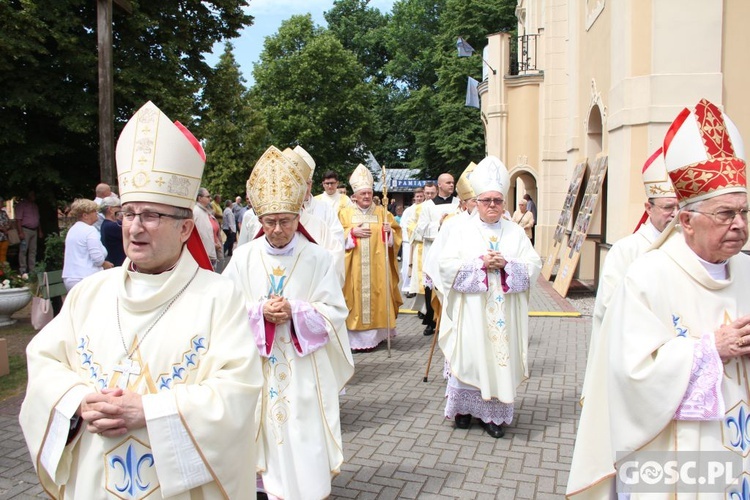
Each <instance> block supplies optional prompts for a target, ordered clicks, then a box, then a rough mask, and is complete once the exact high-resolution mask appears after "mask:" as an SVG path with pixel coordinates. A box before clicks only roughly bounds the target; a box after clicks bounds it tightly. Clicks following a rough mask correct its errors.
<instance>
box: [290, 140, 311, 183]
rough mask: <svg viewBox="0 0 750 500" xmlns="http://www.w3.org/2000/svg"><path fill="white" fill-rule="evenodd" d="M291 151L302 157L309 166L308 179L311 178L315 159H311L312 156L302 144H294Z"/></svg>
mask: <svg viewBox="0 0 750 500" xmlns="http://www.w3.org/2000/svg"><path fill="white" fill-rule="evenodd" d="M292 151H294V152H295V153H297V154H298V155H299V156H300V157H302V159H303V160H305V163H307V166H308V167H310V180H312V176H313V174H315V160H313V157H312V156H310V153H308V152H307V151H305V148H303V147H302V146H295V147H294V149H293V150H292Z"/></svg>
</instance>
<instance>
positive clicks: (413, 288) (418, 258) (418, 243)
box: [406, 202, 424, 295]
mask: <svg viewBox="0 0 750 500" xmlns="http://www.w3.org/2000/svg"><path fill="white" fill-rule="evenodd" d="M423 207H424V202H422V203H420V204H419V206H417V208H416V210H414V217H412V218H411V219H410V220H409V223H408V224H409V225H408V226H407V227H406V234H407V235H408V238H409V242H410V243H411V282H410V285H409V291H410V292H412V293H418V294H420V295H424V274H423V270H422V268H423V267H424V261H423V259H424V242H423V241H422V237H421V236H420V237H419V239H416V238H415V237H416V229H417V222H419V216H420V215H421V214H422V208H423Z"/></svg>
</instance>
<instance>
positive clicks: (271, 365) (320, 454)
mask: <svg viewBox="0 0 750 500" xmlns="http://www.w3.org/2000/svg"><path fill="white" fill-rule="evenodd" d="M267 245H268V244H267V242H266V240H265V238H258V239H256V240H253V241H252V242H250V243H249V244H247V245H244V246H242V247H240V248H238V249H237V250H236V251H235V253H234V256H233V257H232V260H231V262H230V263H229V265H228V266H227V268H226V270H225V271H224V275H225V276H227V277H229V278H231V279H232V280H233V281H234V282H235V284H236V286H237V287H238V288H240V289H241V290H242V292H243V295H244V299H245V305H246V307H247V309H248V310H249V322H250V328H251V330H252V335H253V336H254V337H255V339H256V344H257V348H258V349H260V350H261V352H262V354H263V358H262V360H263V375H264V380H265V384H264V387H263V396H262V404H261V406H260V408H259V414H260V421H261V427H260V431H259V434H258V435H257V436H256V443H257V446H258V449H259V455H258V462H257V471H258V472H259V473H260V474H261V476H262V478H263V485H264V488H265V490H266V491H267V492H268V493H269V494H272V495H275V496H277V497H280V498H287V499H320V498H325V497H327V496H328V495H330V492H331V478H332V476H333V475H335V474H338V473H339V471H340V467H341V464H342V463H343V459H344V455H343V450H342V438H341V422H340V416H339V392H340V391H341V389H342V388H343V387H344V385H345V384H346V382H347V381H348V380H349V378H351V376H352V375H353V373H354V361H353V359H352V355H351V349H350V348H349V340H348V336H347V331H346V325H345V321H346V316H347V312H348V311H347V308H346V302H345V301H344V296H343V294H342V292H341V287H340V285H339V281H338V277H337V276H336V273H335V270H334V268H333V266H332V265H331V261H332V257H331V255H330V254H329V253H328V252H327V251H326V250H325V249H323V248H321V247H320V246H319V245H316V244H314V243H310V242H309V241H307V239H306V238H305V237H304V236H302V235H301V234H300V233H297V235H296V236H295V238H294V240H293V250H292V251H291V252H289V254H288V255H286V254H282V255H271V254H269V253H268V250H267ZM290 245H292V243H290ZM272 295H277V296H283V297H284V298H286V299H287V300H288V301H289V302H290V304H291V305H292V318H293V319H292V321H289V322H286V323H283V324H276V325H274V324H272V323H267V322H265V321H264V319H263V317H262V308H263V305H264V303H265V301H266V300H267V299H268V297H270V296H272ZM298 311H301V312H300V313H299V314H298ZM292 328H293V329H292ZM321 331H322V332H323V335H321V334H320V332H321ZM310 332H314V333H310ZM254 471H255V469H253V470H252V472H254ZM246 472H247V473H250V472H251V471H243V472H242V473H246Z"/></svg>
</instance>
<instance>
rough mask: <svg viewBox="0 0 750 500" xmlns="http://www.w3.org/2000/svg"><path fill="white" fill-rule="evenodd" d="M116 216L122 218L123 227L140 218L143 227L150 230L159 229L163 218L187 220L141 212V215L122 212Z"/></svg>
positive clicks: (180, 217) (169, 215)
mask: <svg viewBox="0 0 750 500" xmlns="http://www.w3.org/2000/svg"><path fill="white" fill-rule="evenodd" d="M115 215H117V216H118V217H122V223H123V225H129V224H132V223H133V221H134V220H135V218H136V217H139V218H140V219H141V225H142V226H144V227H147V228H149V229H153V228H155V227H159V222H161V218H162V217H168V218H170V219H175V220H184V219H186V218H187V217H183V216H181V215H174V214H162V213H159V212H140V213H139V212H130V211H124V212H123V211H121V212H117V213H115Z"/></svg>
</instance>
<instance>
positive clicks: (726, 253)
mask: <svg viewBox="0 0 750 500" xmlns="http://www.w3.org/2000/svg"><path fill="white" fill-rule="evenodd" d="M743 209H744V210H747V195H745V194H744V193H729V194H722V195H719V196H717V197H716V198H711V199H709V200H706V201H705V202H703V203H702V204H701V205H700V206H699V207H698V208H697V209H695V210H694V211H693V212H688V211H682V212H680V224H681V225H682V230H683V232H684V234H685V241H686V242H687V244H688V246H689V247H690V248H691V249H692V250H693V251H694V252H695V253H696V254H698V256H699V257H701V258H702V259H703V260H706V261H708V262H714V263H716V262H723V261H725V260H727V259H728V258H730V257H732V256H734V255H737V254H738V253H740V250H742V247H743V246H744V245H745V243H747V234H748V233H747V213H745V214H744V215H742V214H740V213H737V212H738V211H739V210H743ZM730 212H734V213H735V214H736V215H735V216H734V217H732V218H731V219H729V216H731V213H730ZM725 219H726V220H725Z"/></svg>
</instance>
